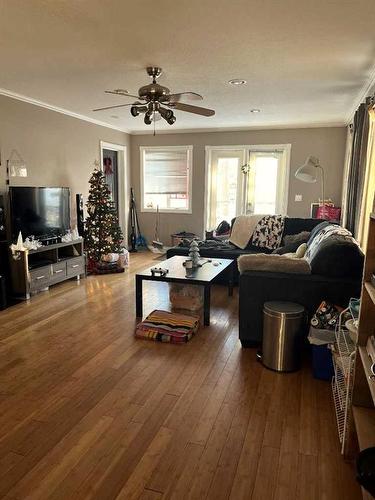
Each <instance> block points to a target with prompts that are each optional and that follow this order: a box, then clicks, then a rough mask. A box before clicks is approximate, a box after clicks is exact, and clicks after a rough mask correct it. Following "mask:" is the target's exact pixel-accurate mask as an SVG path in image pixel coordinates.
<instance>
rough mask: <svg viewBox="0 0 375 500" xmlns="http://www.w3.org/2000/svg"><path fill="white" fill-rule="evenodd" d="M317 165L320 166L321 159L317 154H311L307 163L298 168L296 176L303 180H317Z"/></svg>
mask: <svg viewBox="0 0 375 500" xmlns="http://www.w3.org/2000/svg"><path fill="white" fill-rule="evenodd" d="M317 167H320V165H319V159H318V158H315V156H309V157H308V158H307V160H306V161H305V163H304V164H303V165H302V166H301V167H299V168H298V169H297V171H296V173H295V176H296V178H297V179H299V180H300V181H303V182H316V181H317Z"/></svg>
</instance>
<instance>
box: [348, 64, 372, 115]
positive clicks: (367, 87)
mask: <svg viewBox="0 0 375 500" xmlns="http://www.w3.org/2000/svg"><path fill="white" fill-rule="evenodd" d="M373 87H375V66H374V67H373V68H372V70H371V73H370V76H369V78H368V80H367V81H366V82H365V83H364V85H363V86H362V88H361V90H360V91H359V92H358V95H357V98H356V99H355V101H354V104H353V105H352V107H351V109H350V112H349V113H348V115H347V118H346V125H350V123H351V121H352V120H353V116H354V113H355V112H356V111H357V109H358V107H359V105H360V104H361V103H362V102H363V101H364V100H365V99H366V97H368V95H369V94H370V91H371V89H372V88H373Z"/></svg>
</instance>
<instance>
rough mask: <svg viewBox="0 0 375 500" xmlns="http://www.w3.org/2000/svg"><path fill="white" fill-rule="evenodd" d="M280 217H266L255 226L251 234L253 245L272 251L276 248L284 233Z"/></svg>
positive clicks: (282, 221) (282, 218) (282, 219)
mask: <svg viewBox="0 0 375 500" xmlns="http://www.w3.org/2000/svg"><path fill="white" fill-rule="evenodd" d="M284 219H285V217H283V216H282V215H266V216H264V217H263V218H262V219H261V220H260V221H259V222H258V224H257V226H256V228H255V230H254V233H253V240H252V242H253V245H254V246H257V247H260V248H268V249H269V250H273V249H275V248H278V247H279V246H280V243H281V239H282V236H283V231H284Z"/></svg>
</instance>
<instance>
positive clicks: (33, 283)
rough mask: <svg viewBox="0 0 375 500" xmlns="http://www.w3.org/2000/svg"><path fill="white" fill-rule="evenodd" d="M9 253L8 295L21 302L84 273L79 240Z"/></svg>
mask: <svg viewBox="0 0 375 500" xmlns="http://www.w3.org/2000/svg"><path fill="white" fill-rule="evenodd" d="M17 257H18V258H17V260H15V259H14V258H13V256H12V253H11V252H10V256H9V261H10V276H11V283H12V293H13V295H14V296H15V297H17V298H19V299H23V300H28V299H30V297H31V295H32V294H34V293H37V292H41V291H42V290H46V289H48V288H49V287H50V286H52V285H55V284H57V283H61V282H62V281H65V280H68V279H71V278H76V279H80V278H81V276H84V275H85V273H86V269H85V256H84V253H83V239H79V240H75V241H69V242H66V243H54V244H49V245H43V246H41V247H40V248H37V249H36V250H25V251H21V252H18V253H17Z"/></svg>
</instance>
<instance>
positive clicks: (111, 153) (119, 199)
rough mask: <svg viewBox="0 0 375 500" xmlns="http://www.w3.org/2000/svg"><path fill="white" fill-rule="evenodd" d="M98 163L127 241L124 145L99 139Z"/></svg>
mask: <svg viewBox="0 0 375 500" xmlns="http://www.w3.org/2000/svg"><path fill="white" fill-rule="evenodd" d="M100 165H101V169H102V171H103V173H104V175H105V180H106V183H107V185H108V188H109V191H110V193H111V198H112V200H113V202H114V204H115V207H116V211H117V215H118V218H119V223H120V227H121V229H122V232H123V234H124V241H125V242H127V241H128V228H127V226H128V224H127V221H128V212H129V198H128V191H127V185H128V182H127V165H126V146H122V145H120V144H112V143H109V142H104V141H100Z"/></svg>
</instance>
